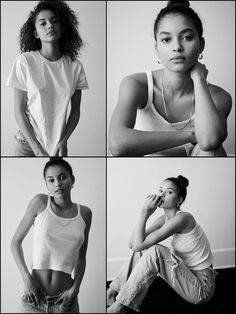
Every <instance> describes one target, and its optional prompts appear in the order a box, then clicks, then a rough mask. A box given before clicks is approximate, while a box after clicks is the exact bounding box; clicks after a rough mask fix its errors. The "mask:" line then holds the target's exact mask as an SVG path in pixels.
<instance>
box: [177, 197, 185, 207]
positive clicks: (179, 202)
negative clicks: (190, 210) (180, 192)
mask: <svg viewBox="0 0 236 314" xmlns="http://www.w3.org/2000/svg"><path fill="white" fill-rule="evenodd" d="M183 200H184V199H183V197H182V196H180V197H179V198H178V200H177V204H178V207H179V206H180V205H181V204H182V202H183Z"/></svg>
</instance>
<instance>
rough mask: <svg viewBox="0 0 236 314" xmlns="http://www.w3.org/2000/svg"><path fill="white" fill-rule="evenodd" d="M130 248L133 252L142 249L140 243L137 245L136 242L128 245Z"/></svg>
mask: <svg viewBox="0 0 236 314" xmlns="http://www.w3.org/2000/svg"><path fill="white" fill-rule="evenodd" d="M130 249H131V250H132V251H134V252H140V251H142V247H141V245H139V244H138V243H133V244H132V245H131V246H130Z"/></svg>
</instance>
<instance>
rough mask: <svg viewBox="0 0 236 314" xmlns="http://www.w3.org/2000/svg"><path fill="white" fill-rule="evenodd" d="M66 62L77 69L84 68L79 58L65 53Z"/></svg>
mask: <svg viewBox="0 0 236 314" xmlns="http://www.w3.org/2000/svg"><path fill="white" fill-rule="evenodd" d="M64 62H66V63H67V64H68V65H70V66H72V67H74V68H76V69H83V64H82V62H81V61H80V60H79V59H78V58H76V59H71V57H70V56H66V55H64Z"/></svg>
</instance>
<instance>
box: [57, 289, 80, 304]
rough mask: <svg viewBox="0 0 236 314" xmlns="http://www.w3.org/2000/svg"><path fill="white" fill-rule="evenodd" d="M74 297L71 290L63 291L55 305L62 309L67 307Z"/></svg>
mask: <svg viewBox="0 0 236 314" xmlns="http://www.w3.org/2000/svg"><path fill="white" fill-rule="evenodd" d="M75 297H76V296H75V295H74V293H73V290H72V289H68V290H65V291H64V292H62V293H61V295H60V297H59V298H58V299H57V301H56V302H55V304H61V305H62V306H64V307H69V306H70V305H71V303H72V301H73V300H74V298H75Z"/></svg>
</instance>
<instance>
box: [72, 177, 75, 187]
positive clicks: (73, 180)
mask: <svg viewBox="0 0 236 314" xmlns="http://www.w3.org/2000/svg"><path fill="white" fill-rule="evenodd" d="M73 184H75V177H74V176H72V185H73Z"/></svg>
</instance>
